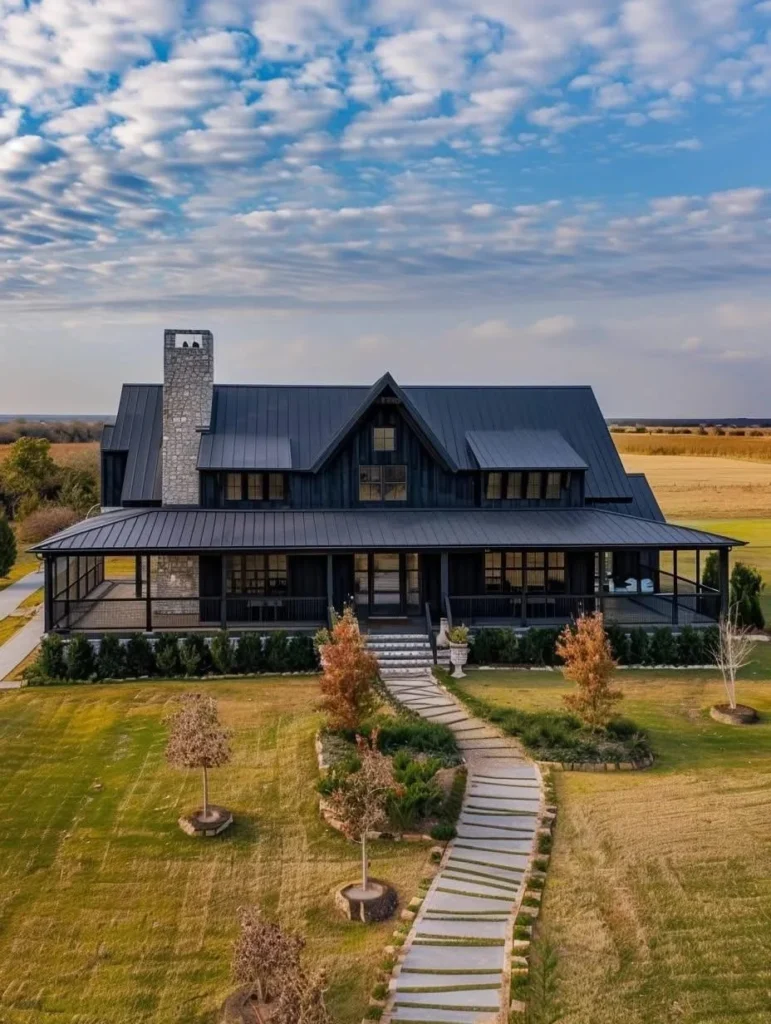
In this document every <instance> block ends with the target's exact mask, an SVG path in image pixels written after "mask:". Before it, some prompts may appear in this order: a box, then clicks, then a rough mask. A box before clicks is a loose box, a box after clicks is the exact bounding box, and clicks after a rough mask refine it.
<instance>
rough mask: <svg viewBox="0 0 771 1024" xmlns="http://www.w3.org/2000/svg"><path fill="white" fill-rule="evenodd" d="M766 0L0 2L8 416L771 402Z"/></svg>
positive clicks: (694, 406)
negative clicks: (135, 408) (184, 407)
mask: <svg viewBox="0 0 771 1024" xmlns="http://www.w3.org/2000/svg"><path fill="white" fill-rule="evenodd" d="M770 115H771V0H761V2H757V0H754V2H742V0H198V2H196V0H188V2H183V0H0V355H1V356H2V366H3V370H4V372H3V373H2V375H0V411H1V412H31V411H40V412H43V411H50V412H106V411H112V410H114V407H115V404H116V400H117V394H118V389H119V385H120V383H121V382H122V381H124V380H158V379H160V371H161V342H162V332H163V328H164V327H194V328H196V327H197V328H209V329H211V330H213V331H214V334H215V343H216V345H217V378H218V380H220V381H242V380H243V381H299V380H301V381H333V380H344V381H360V382H367V381H371V380H373V379H374V378H375V377H377V376H379V375H380V373H382V372H383V371H384V370H385V369H390V370H391V371H392V372H393V373H394V374H395V375H396V377H397V379H400V380H402V381H404V382H410V381H415V382H417V381H436V382H442V381H460V382H463V381H480V382H484V381H490V382H504V381H505V382H509V383H532V382H559V383H572V382H588V383H592V384H593V385H594V386H595V388H596V389H597V392H598V396H599V397H600V400H601V402H602V404H603V407H604V408H605V410H606V412H607V413H608V414H612V415H640V414H650V415H653V414H659V415H661V414H679V415H683V416H687V415H710V414H712V415H718V414H733V415H739V414H746V415H766V416H768V415H771V387H769V384H770V383H771V290H770V289H769V271H770V270H771V230H770V228H771V130H770V129H771V116H770Z"/></svg>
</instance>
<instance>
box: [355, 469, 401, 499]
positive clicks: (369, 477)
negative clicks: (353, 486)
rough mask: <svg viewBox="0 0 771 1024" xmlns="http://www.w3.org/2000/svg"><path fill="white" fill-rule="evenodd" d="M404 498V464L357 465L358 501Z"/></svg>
mask: <svg viewBox="0 0 771 1024" xmlns="http://www.w3.org/2000/svg"><path fill="white" fill-rule="evenodd" d="M406 500H407V467H406V466H359V501H406Z"/></svg>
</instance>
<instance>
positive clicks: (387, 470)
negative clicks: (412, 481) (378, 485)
mask: <svg viewBox="0 0 771 1024" xmlns="http://www.w3.org/2000/svg"><path fill="white" fill-rule="evenodd" d="M383 475H384V477H385V500H386V501H406V500H407V467H406V466H384V467H383Z"/></svg>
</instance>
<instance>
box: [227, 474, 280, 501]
mask: <svg viewBox="0 0 771 1024" xmlns="http://www.w3.org/2000/svg"><path fill="white" fill-rule="evenodd" d="M285 495H286V482H285V479H284V474H283V473H226V474H225V501H226V502H242V501H266V500H267V501H283V500H284V498H285Z"/></svg>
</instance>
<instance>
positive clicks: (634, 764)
mask: <svg viewBox="0 0 771 1024" xmlns="http://www.w3.org/2000/svg"><path fill="white" fill-rule="evenodd" d="M654 761H655V758H654V757H653V755H651V756H650V757H646V758H644V759H643V760H642V761H536V764H537V765H538V767H539V768H546V769H551V770H552V771H555V772H640V771H644V770H645V769H646V768H650V767H651V766H652V765H653V763H654Z"/></svg>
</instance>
